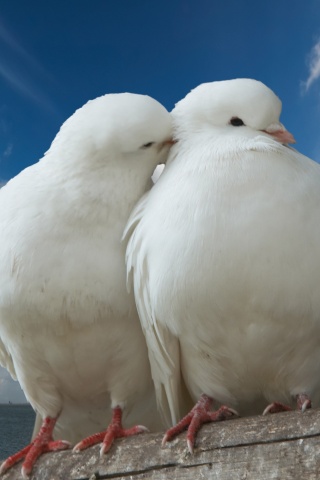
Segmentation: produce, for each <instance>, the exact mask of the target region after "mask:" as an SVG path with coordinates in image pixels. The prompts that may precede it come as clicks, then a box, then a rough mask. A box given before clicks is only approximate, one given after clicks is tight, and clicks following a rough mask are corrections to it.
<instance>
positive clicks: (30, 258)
mask: <svg viewBox="0 0 320 480" xmlns="http://www.w3.org/2000/svg"><path fill="white" fill-rule="evenodd" d="M280 112H281V102H280V100H279V99H278V98H277V97H276V95H275V94H274V93H273V92H272V91H271V90H270V89H269V88H267V87H266V86H265V85H263V84H262V83H260V82H257V81H255V80H250V79H236V80H229V81H224V82H212V83H207V84H203V85H200V86H199V87H197V88H195V89H194V90H193V91H191V93H189V94H188V95H187V96H186V98H185V99H183V100H181V101H180V102H179V103H178V104H177V105H176V107H175V108H174V110H173V111H172V113H171V115H170V114H169V113H168V112H167V111H166V110H165V109H164V107H162V106H161V105H160V104H159V103H158V102H156V101H155V100H153V99H151V98H150V97H146V96H141V95H133V94H118V95H106V96H103V97H100V98H98V99H96V100H93V101H91V102H89V103H87V104H86V105H85V106H84V107H82V108H81V109H80V110H78V111H77V112H76V113H75V114H74V115H73V116H72V117H71V118H70V119H68V120H67V121H66V122H65V124H64V125H63V126H62V128H61V130H60V132H59V133H58V135H57V137H56V139H55V140H54V141H53V143H52V146H51V148H50V150H49V151H48V152H47V154H46V155H45V157H44V158H43V159H42V160H41V161H40V162H39V163H37V164H35V165H34V166H32V167H30V168H28V169H26V170H24V171H23V172H22V173H20V174H19V175H18V176H17V177H16V178H14V179H13V180H11V181H10V182H9V183H8V184H7V185H6V186H5V187H3V188H2V189H1V190H0V204H1V209H0V231H1V240H0V242H1V243H0V245H1V248H0V342H1V343H0V363H1V364H2V365H4V366H5V367H6V368H7V369H8V370H9V371H10V373H11V374H12V376H13V377H16V378H17V379H18V380H19V382H20V385H21V386H22V388H23V390H24V392H25V394H26V397H27V398H28V400H29V401H30V403H31V404H32V406H33V408H34V409H35V410H36V412H37V413H38V414H39V416H41V418H42V426H41V428H40V430H39V432H38V433H37V435H36V436H35V439H34V441H33V442H32V443H31V445H30V446H28V447H26V448H25V449H24V450H23V451H22V452H18V454H17V455H14V456H13V457H10V458H9V459H7V460H6V461H5V462H4V463H3V465H2V467H1V471H2V472H3V471H5V470H7V469H8V468H10V466H11V465H13V464H14V463H16V462H17V461H18V460H20V459H21V458H24V462H23V466H22V474H23V476H25V477H26V476H28V475H29V474H30V472H31V470H32V467H33V465H34V463H35V461H36V459H37V457H38V456H39V455H40V454H41V453H42V452H46V451H49V450H55V449H60V448H67V447H68V446H69V444H68V442H65V441H61V440H56V441H53V435H54V436H55V438H59V439H60V438H65V439H66V440H68V441H70V442H78V441H79V440H81V439H82V438H83V437H85V436H86V435H91V434H93V433H94V432H96V431H98V430H101V429H102V428H103V426H106V425H107V424H108V422H110V425H109V427H108V428H107V430H106V431H104V432H102V433H100V434H98V435H93V436H92V437H90V438H89V439H85V440H84V441H83V442H80V443H79V444H77V445H76V447H75V448H76V450H79V449H81V448H85V447H86V446H88V445H91V444H94V443H97V442H104V443H103V446H102V452H104V451H107V450H108V449H109V448H110V446H111V444H112V441H113V439H114V438H116V437H117V436H127V435H129V434H134V433H139V432H141V431H144V430H145V428H144V427H142V426H141V425H137V426H136V427H132V428H130V429H128V430H124V429H123V427H122V422H121V415H122V410H123V411H124V412H125V413H126V414H128V416H127V419H126V420H127V422H128V424H132V422H134V423H135V422H140V421H141V422H143V423H145V424H146V425H147V426H148V427H149V428H150V429H153V430H159V429H162V428H164V427H165V426H166V425H173V424H175V423H176V422H177V421H178V420H179V419H180V418H181V415H183V414H186V413H187V412H188V410H189V406H190V399H189V395H190V396H191V397H192V400H193V401H194V402H197V403H196V405H195V407H194V408H193V409H192V410H191V411H190V413H188V414H187V416H186V417H185V418H184V420H182V422H179V423H178V425H177V426H174V427H173V428H171V429H170V430H169V431H168V432H167V434H166V436H165V438H164V441H166V440H169V439H171V438H172V436H173V435H175V434H176V433H177V432H179V431H181V429H183V428H185V427H186V426H188V425H189V429H188V437H187V438H188V445H189V449H190V450H192V449H193V444H194V440H195V436H196V431H197V430H198V428H199V427H200V425H201V423H203V422H206V421H214V420H221V419H224V418H227V417H229V416H232V415H234V414H235V413H236V412H235V410H234V408H237V409H238V410H239V412H240V413H256V412H257V411H259V409H260V408H262V405H264V406H266V404H267V403H268V402H274V401H276V402H274V403H271V404H270V406H269V407H267V409H266V411H270V412H276V411H281V410H282V409H287V408H288V407H287V406H286V404H291V405H292V402H293V401H295V400H296V401H297V404H298V407H299V408H301V409H302V410H304V409H305V408H308V407H310V406H311V399H312V400H313V401H316V402H317V401H318V400H319V396H320V380H319V375H318V371H319V367H320V287H319V285H320V243H319V239H320V209H319V204H320V167H319V165H318V164H317V163H315V162H313V161H312V160H310V159H308V158H306V157H305V156H303V155H301V154H299V153H298V152H297V151H295V150H293V149H291V148H290V147H288V146H287V144H288V143H293V142H294V139H293V136H292V135H291V134H290V133H289V132H288V131H287V130H286V129H285V128H284V126H283V125H282V124H281V123H280V120H279V116H280ZM172 129H173V140H174V142H175V143H174V145H173V146H171V145H172V143H173V142H172V140H171V139H172ZM170 146H171V149H170V152H169V148H170ZM168 152H169V157H168V161H167V165H166V168H165V170H164V173H163V174H162V176H161V177H160V179H159V181H158V182H157V183H156V184H155V185H154V186H153V188H152V189H151V190H150V191H148V192H147V193H146V194H145V195H144V196H142V195H143V193H144V192H145V191H146V190H147V188H148V182H149V179H150V176H151V174H152V172H153V170H154V168H155V166H156V165H157V164H158V163H161V162H163V161H165V160H166V157H167V155H168ZM141 197H142V198H141ZM139 199H140V200H139ZM137 202H138V203H137ZM135 204H136V207H135V208H134V206H135ZM132 209H133V212H132V214H131V216H130V218H129V215H130V212H131V211H132ZM128 218H129V221H128ZM127 222H128V223H127ZM126 224H127V226H126ZM125 226H126V228H125ZM124 230H125V240H124V241H122V242H121V237H122V235H123V231H124ZM127 242H128V243H127ZM126 243H127V250H126ZM125 251H126V257H127V258H126V260H127V271H128V274H129V276H130V277H131V276H132V279H131V278H129V284H130V283H132V284H133V289H132V292H131V293H129V294H128V293H127V290H126V267H125ZM135 303H136V306H137V310H138V313H139V316H138V313H137V310H136V307H135ZM139 317H140V321H139ZM140 322H141V326H142V328H141V326H140ZM150 367H151V368H150ZM214 401H215V402H217V406H218V407H219V408H218V409H217V410H216V411H214V410H213V411H211V406H212V403H213V402H214ZM157 407H158V409H159V411H160V413H161V415H159V414H158V413H157ZM111 410H112V418H110V417H111ZM161 418H162V419H164V420H163V422H162V421H161Z"/></svg>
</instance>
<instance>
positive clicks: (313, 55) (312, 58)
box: [302, 40, 320, 92]
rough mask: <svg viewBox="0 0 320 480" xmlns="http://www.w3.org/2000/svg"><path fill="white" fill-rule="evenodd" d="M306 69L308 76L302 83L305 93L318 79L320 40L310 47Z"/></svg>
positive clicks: (319, 73) (319, 76) (319, 74)
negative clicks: (307, 69)
mask: <svg viewBox="0 0 320 480" xmlns="http://www.w3.org/2000/svg"><path fill="white" fill-rule="evenodd" d="M308 68H309V76H308V78H307V80H306V81H305V82H302V87H303V89H304V91H305V92H307V91H308V90H309V88H310V87H311V85H312V84H313V83H314V82H315V81H316V80H318V79H319V78H320V40H318V41H317V43H316V44H315V45H314V46H313V47H312V49H311V52H310V54H309V55H308Z"/></svg>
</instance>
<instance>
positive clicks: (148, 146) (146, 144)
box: [141, 142, 155, 148]
mask: <svg viewBox="0 0 320 480" xmlns="http://www.w3.org/2000/svg"><path fill="white" fill-rule="evenodd" d="M154 144H155V142H148V143H145V144H144V145H142V147H141V148H150V147H152V145H154Z"/></svg>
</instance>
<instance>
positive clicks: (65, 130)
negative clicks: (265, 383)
mask: <svg viewBox="0 0 320 480" xmlns="http://www.w3.org/2000/svg"><path fill="white" fill-rule="evenodd" d="M170 138H171V118H170V115H169V113H168V112H167V111H166V110H165V108H164V107H162V105H160V104H159V103H158V102H157V101H155V100H153V99H152V98H150V97H147V96H144V95H135V94H129V93H124V94H114V95H105V96H103V97H100V98H97V99H95V100H93V101H90V102H88V103H87V104H86V105H84V106H83V107H82V108H80V109H79V110H77V111H76V112H75V114H74V115H73V116H72V117H70V118H69V119H68V120H67V121H66V122H65V123H64V124H63V126H62V127H61V129H60V132H59V133H58V135H57V136H56V138H55V139H54V141H53V143H52V145H51V147H50V149H49V151H48V152H47V153H46V155H45V157H44V158H43V159H41V161H39V162H38V163H37V164H35V165H33V166H31V167H29V168H27V169H25V170H24V171H22V172H21V173H20V174H19V175H18V176H17V177H15V178H14V179H13V180H11V181H10V182H8V183H7V185H5V186H4V187H3V188H2V189H1V190H0V205H1V208H0V231H1V245H0V363H1V364H2V365H3V366H5V367H6V368H7V369H8V370H9V371H10V373H11V374H12V376H13V377H15V378H17V379H18V380H19V382H20V385H21V386H22V388H23V390H24V393H25V394H26V397H27V398H28V400H29V401H30V403H31V404H32V406H33V407H34V409H35V410H36V411H37V412H38V413H39V414H40V415H41V416H42V417H43V418H44V417H47V416H49V417H52V418H55V417H57V416H59V414H60V416H59V418H58V421H57V424H56V427H55V436H56V437H57V436H59V437H60V436H61V435H63V437H64V438H65V439H67V440H69V441H71V442H75V441H78V440H80V439H82V438H83V437H84V436H86V435H89V434H92V433H95V432H96V431H100V430H102V429H103V428H104V427H106V425H107V423H108V421H109V420H110V418H108V415H109V417H110V414H111V409H110V407H115V406H117V405H118V406H120V407H121V408H124V409H125V413H127V414H130V413H131V415H130V416H129V417H128V421H130V422H131V421H134V422H136V421H137V420H139V421H143V422H144V423H145V424H146V425H147V426H148V427H149V428H150V429H158V428H160V427H161V425H162V424H161V422H160V419H159V415H157V412H156V403H155V400H154V394H153V385H152V381H151V376H150V367H149V362H148V358H147V348H146V344H145V339H144V337H143V334H142V331H141V327H140V323H139V319H138V315H137V312H136V307H135V302H134V297H133V295H132V294H130V295H129V294H128V292H127V290H126V273H125V262H124V254H125V245H124V244H121V235H122V232H123V229H124V226H125V223H126V221H127V219H128V217H129V214H130V211H131V210H132V208H133V206H134V204H135V203H136V202H137V201H138V199H139V198H140V197H141V195H142V194H143V193H144V192H145V191H146V189H147V186H148V185H150V186H151V181H150V177H151V174H152V172H153V170H154V168H155V166H156V165H157V164H158V163H163V161H165V160H166V156H167V153H168V149H169V142H168V140H169V139H170ZM60 438H61V437H60Z"/></svg>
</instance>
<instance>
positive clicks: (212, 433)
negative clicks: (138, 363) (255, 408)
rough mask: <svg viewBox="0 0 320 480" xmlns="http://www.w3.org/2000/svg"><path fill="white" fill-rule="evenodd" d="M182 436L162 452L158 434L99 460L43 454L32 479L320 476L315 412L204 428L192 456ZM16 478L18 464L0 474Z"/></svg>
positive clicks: (297, 479)
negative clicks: (5, 472)
mask: <svg viewBox="0 0 320 480" xmlns="http://www.w3.org/2000/svg"><path fill="white" fill-rule="evenodd" d="M185 437H186V436H185V434H182V435H180V436H179V437H178V438H176V439H175V440H174V441H173V442H171V443H168V444H167V446H166V447H165V448H161V440H162V434H143V435H140V436H137V437H131V438H127V439H120V440H118V441H117V442H116V443H115V445H114V446H113V447H112V449H111V450H110V452H109V453H108V454H107V455H104V456H103V458H100V457H99V449H100V447H99V446H95V447H92V448H90V449H88V450H86V451H84V452H81V453H78V454H75V453H72V452H71V451H66V452H57V453H51V454H46V455H43V456H42V457H41V458H40V459H39V460H38V462H37V465H36V466H35V468H34V472H33V475H32V476H31V480H68V479H70V480H89V479H90V480H94V479H117V480H120V479H128V478H131V479H133V480H142V479H144V480H145V479H152V480H163V479H177V480H180V479H185V480H189V479H190V480H191V479H192V480H195V479H209V480H218V479H219V480H230V479H232V480H234V479H235V480H267V479H268V480H271V479H272V480H273V479H275V480H286V479H290V480H302V479H308V480H315V479H319V478H320V455H319V453H320V410H319V409H317V410H309V411H307V412H305V413H304V414H302V413H301V412H289V413H281V414H275V415H268V416H265V417H263V416H256V417H247V418H239V419H233V420H229V421H226V422H221V423H216V424H208V425H206V426H204V427H203V428H202V430H201V432H200V433H199V435H198V441H197V447H196V449H195V453H194V454H193V455H191V454H189V453H188V451H187V448H186V438H185ZM95 472H98V474H97V475H96V476H95V477H94V474H95ZM19 478H21V477H20V465H18V466H16V467H14V468H13V469H12V470H11V471H10V472H8V473H7V474H5V475H4V476H3V480H17V479H19Z"/></svg>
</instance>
